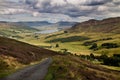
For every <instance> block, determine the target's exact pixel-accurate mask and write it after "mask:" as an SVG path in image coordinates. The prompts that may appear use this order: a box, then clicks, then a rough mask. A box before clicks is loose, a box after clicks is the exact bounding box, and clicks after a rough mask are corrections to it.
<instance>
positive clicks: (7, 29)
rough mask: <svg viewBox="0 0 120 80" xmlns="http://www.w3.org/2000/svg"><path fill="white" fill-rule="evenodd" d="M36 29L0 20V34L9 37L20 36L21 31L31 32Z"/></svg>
mask: <svg viewBox="0 0 120 80" xmlns="http://www.w3.org/2000/svg"><path fill="white" fill-rule="evenodd" d="M35 31H38V30H37V29H35V28H32V27H28V26H25V25H23V24H21V25H20V24H17V23H13V22H0V36H4V37H10V38H22V37H21V36H19V34H21V33H32V32H35Z"/></svg>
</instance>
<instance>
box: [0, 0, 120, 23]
mask: <svg viewBox="0 0 120 80" xmlns="http://www.w3.org/2000/svg"><path fill="white" fill-rule="evenodd" d="M108 17H120V0H0V21H49V22H58V21H77V22H81V21H85V20H89V19H103V18H108Z"/></svg>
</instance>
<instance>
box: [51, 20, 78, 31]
mask: <svg viewBox="0 0 120 80" xmlns="http://www.w3.org/2000/svg"><path fill="white" fill-rule="evenodd" d="M75 24H77V22H67V21H60V22H57V23H55V24H53V25H55V26H58V28H62V29H64V28H70V27H72V26H73V25H75Z"/></svg>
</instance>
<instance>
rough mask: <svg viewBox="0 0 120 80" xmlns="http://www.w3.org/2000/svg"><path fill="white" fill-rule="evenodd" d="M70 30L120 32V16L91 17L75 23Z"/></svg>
mask: <svg viewBox="0 0 120 80" xmlns="http://www.w3.org/2000/svg"><path fill="white" fill-rule="evenodd" d="M70 31H72V32H75V31H76V32H104V33H120V17H115V18H107V19H103V20H94V19H91V20H89V21H85V22H82V23H78V24H75V25H74V26H73V27H72V28H71V29H70Z"/></svg>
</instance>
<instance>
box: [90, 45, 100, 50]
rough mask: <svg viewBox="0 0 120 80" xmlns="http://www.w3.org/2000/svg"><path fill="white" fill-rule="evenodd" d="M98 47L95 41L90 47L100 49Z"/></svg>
mask: <svg viewBox="0 0 120 80" xmlns="http://www.w3.org/2000/svg"><path fill="white" fill-rule="evenodd" d="M97 47H98V46H97V44H96V43H93V44H92V46H91V47H90V48H89V49H93V50H97V49H98V48H97Z"/></svg>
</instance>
